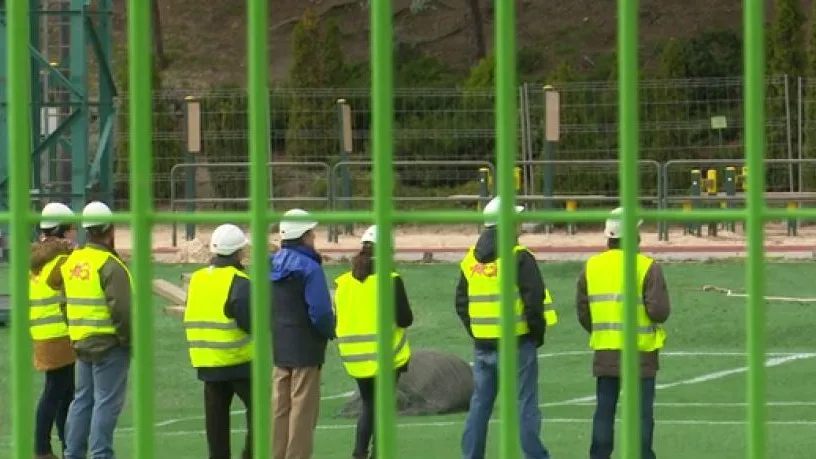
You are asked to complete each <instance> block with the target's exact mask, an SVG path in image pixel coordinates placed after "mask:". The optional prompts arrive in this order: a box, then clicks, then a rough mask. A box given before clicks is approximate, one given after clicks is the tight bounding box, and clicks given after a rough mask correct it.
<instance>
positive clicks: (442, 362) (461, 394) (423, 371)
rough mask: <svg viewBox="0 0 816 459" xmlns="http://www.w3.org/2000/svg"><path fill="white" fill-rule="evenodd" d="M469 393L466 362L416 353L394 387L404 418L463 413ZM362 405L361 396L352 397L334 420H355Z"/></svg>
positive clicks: (469, 372)
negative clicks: (340, 418)
mask: <svg viewBox="0 0 816 459" xmlns="http://www.w3.org/2000/svg"><path fill="white" fill-rule="evenodd" d="M472 393H473V372H472V369H471V367H470V365H469V364H468V363H467V362H465V361H464V360H462V359H461V358H459V357H457V356H455V355H452V354H446V353H443V352H438V351H430V350H415V351H413V352H412V355H411V362H410V363H409V364H408V371H407V372H405V373H403V374H402V375H401V376H400V380H399V383H398V384H397V412H398V413H399V414H400V415H403V416H420V415H435V414H448V413H460V412H466V411H467V410H468V407H469V406H470V396H471V394H472ZM361 406H362V405H361V401H360V395H359V394H355V395H354V396H353V397H352V398H351V399H350V400H349V401H348V403H346V405H345V406H343V407H342V408H341V409H340V411H339V412H338V413H337V417H343V418H354V417H357V415H358V414H359V413H360V409H361Z"/></svg>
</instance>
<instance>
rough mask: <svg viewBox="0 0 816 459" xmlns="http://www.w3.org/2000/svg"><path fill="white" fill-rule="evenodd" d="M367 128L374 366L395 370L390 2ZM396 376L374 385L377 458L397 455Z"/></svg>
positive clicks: (377, 0) (374, 42) (378, 43)
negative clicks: (373, 241)
mask: <svg viewBox="0 0 816 459" xmlns="http://www.w3.org/2000/svg"><path fill="white" fill-rule="evenodd" d="M370 10H371V11H370V13H371V22H370V23H371V31H370V42H371V118H372V121H371V128H372V131H373V137H372V139H371V147H372V150H373V153H372V159H373V161H374V165H373V166H374V167H373V181H374V183H373V185H374V222H375V223H376V225H377V244H375V245H374V256H375V258H376V260H377V263H376V271H377V305H378V306H379V309H378V317H377V319H378V322H377V329H378V333H377V365H378V367H379V368H382V369H386V368H393V362H394V350H393V348H392V345H393V343H394V285H393V282H392V280H391V272H392V271H393V265H394V260H393V251H392V240H391V233H392V228H393V211H394V206H393V204H394V198H393V192H394V56H393V52H394V51H393V43H394V28H393V24H392V14H393V8H392V6H391V1H390V0H374V1H372V2H371V7H370ZM395 381H396V378H395V375H394V372H393V371H380V372H379V374H378V375H377V378H376V383H375V386H376V388H375V392H376V394H375V405H376V407H377V408H376V409H377V414H376V416H375V418H376V423H377V424H376V426H375V431H376V432H377V435H376V442H377V445H376V447H377V448H376V449H377V455H378V456H380V457H385V458H389V459H390V458H396V457H397V454H396V453H397V439H396V436H397V426H396V403H395V402H396V398H395V392H396V390H395V387H394V386H395Z"/></svg>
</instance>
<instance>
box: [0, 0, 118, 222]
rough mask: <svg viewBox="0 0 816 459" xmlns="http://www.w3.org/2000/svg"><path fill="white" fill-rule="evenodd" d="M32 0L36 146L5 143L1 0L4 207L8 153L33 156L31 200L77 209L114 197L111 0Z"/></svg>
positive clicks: (0, 193)
mask: <svg viewBox="0 0 816 459" xmlns="http://www.w3.org/2000/svg"><path fill="white" fill-rule="evenodd" d="M30 1H31V16H30V21H31V37H30V40H29V51H30V54H31V85H30V86H31V126H32V129H31V148H30V151H28V152H11V151H8V145H7V134H8V133H7V129H8V127H7V123H6V111H7V97H6V96H7V94H6V77H7V75H8V73H9V72H13V71H14V69H10V68H7V64H6V52H7V49H6V46H7V43H6V31H5V28H6V14H5V0H0V211H3V210H6V209H7V208H8V190H7V189H8V187H7V183H8V169H7V158H8V155H10V154H18V155H20V154H28V155H30V156H31V161H32V177H31V184H32V188H33V190H32V195H34V196H39V199H38V200H35V199H33V200H32V206H33V207H35V208H37V209H39V208H41V206H42V205H44V204H45V203H46V202H49V201H60V202H64V203H66V204H69V205H70V206H71V208H73V209H74V210H75V211H77V210H80V209H82V207H83V206H84V205H85V203H86V202H87V201H88V200H90V199H100V200H103V201H106V202H108V203H111V202H112V200H113V185H114V184H113V160H114V127H115V120H116V108H115V106H114V98H115V97H116V88H115V83H114V79H113V73H112V66H111V51H112V42H113V40H112V26H113V0H30Z"/></svg>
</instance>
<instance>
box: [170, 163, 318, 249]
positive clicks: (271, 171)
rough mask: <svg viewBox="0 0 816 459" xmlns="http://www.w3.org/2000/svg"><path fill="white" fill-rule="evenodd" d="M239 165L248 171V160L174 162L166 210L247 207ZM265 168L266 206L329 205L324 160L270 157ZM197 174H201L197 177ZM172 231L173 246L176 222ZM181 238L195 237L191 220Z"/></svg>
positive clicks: (245, 183)
mask: <svg viewBox="0 0 816 459" xmlns="http://www.w3.org/2000/svg"><path fill="white" fill-rule="evenodd" d="M242 168H243V169H246V170H247V172H248V171H249V170H250V169H251V164H250V163H247V162H242V163H241V162H233V163H181V164H176V165H175V166H173V167H172V168H171V169H170V212H175V211H176V209H177V207H176V206H183V208H184V210H185V211H186V212H198V211H200V210H202V207H204V206H207V205H210V206H209V207H211V208H217V209H218V210H238V209H242V210H246V209H248V207H249V205H248V204H249V202H250V200H249V193H248V184H249V183H248V182H249V181H248V178H249V174H248V173H246V172H245V173H243V174H242V173H240V172H238V171H236V169H242ZM266 168H267V180H268V181H269V184H270V187H269V197H268V203H269V204H270V208H272V207H274V204H275V203H277V202H281V203H283V202H285V203H289V204H290V205H291V206H292V207H298V206H301V207H309V208H310V209H312V210H315V209H316V210H328V209H330V208H331V189H332V185H331V180H332V179H331V176H330V174H329V165H328V164H327V163H323V162H297V161H273V162H269V163H267V164H266ZM219 169H224V170H223V171H220V170H219ZM281 169H283V171H281ZM216 172H217V173H216ZM180 173H183V176H182V177H181V179H182V180H183V181H184V191H183V193H182V196H183V197H182V198H178V197H177V196H176V194H177V189H178V188H179V183H178V182H177V180H176V179H177V178H179V177H178V175H179V174H180ZM201 175H203V177H200V176H201ZM202 185H203V186H202ZM203 187H204V188H205V189H204V190H202V188H203ZM321 190H322V191H321ZM199 194H204V195H205V196H199ZM321 203H322V204H323V205H322V206H321V205H320V204H321ZM172 231H173V233H172V236H171V237H172V243H173V247H175V246H176V245H177V243H178V240H177V237H178V235H177V232H178V231H177V227H176V222H173V230H172ZM185 238H186V239H187V240H191V239H194V238H195V225H193V224H191V223H188V224H187V225H185Z"/></svg>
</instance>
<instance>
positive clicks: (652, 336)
mask: <svg viewBox="0 0 816 459" xmlns="http://www.w3.org/2000/svg"><path fill="white" fill-rule="evenodd" d="M652 263H653V260H652V259H651V258H649V257H647V256H645V255H642V254H638V255H637V288H638V292H643V283H644V281H645V279H646V273H647V271H648V270H649V267H650V266H651V265H652ZM586 281H587V295H588V296H589V311H590V314H591V316H592V333H591V334H590V336H589V345H590V347H592V349H595V350H620V349H621V348H622V346H623V251H621V250H617V249H614V250H608V251H606V252H603V253H600V254H598V255H595V256H593V257H591V258H590V259H589V260H588V261H587V265H586ZM638 296H639V297H640V298H641V301H640V303H639V304H638V306H637V320H638V349H639V350H640V351H641V352H650V351H654V350H657V349H660V348H662V347H663V343H664V342H665V340H666V331H665V330H664V329H663V327H661V326H660V325H658V324H655V323H653V322H652V321H651V319H649V316H648V315H647V314H646V306H645V305H644V304H643V299H642V293H640V294H639V295H638Z"/></svg>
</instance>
